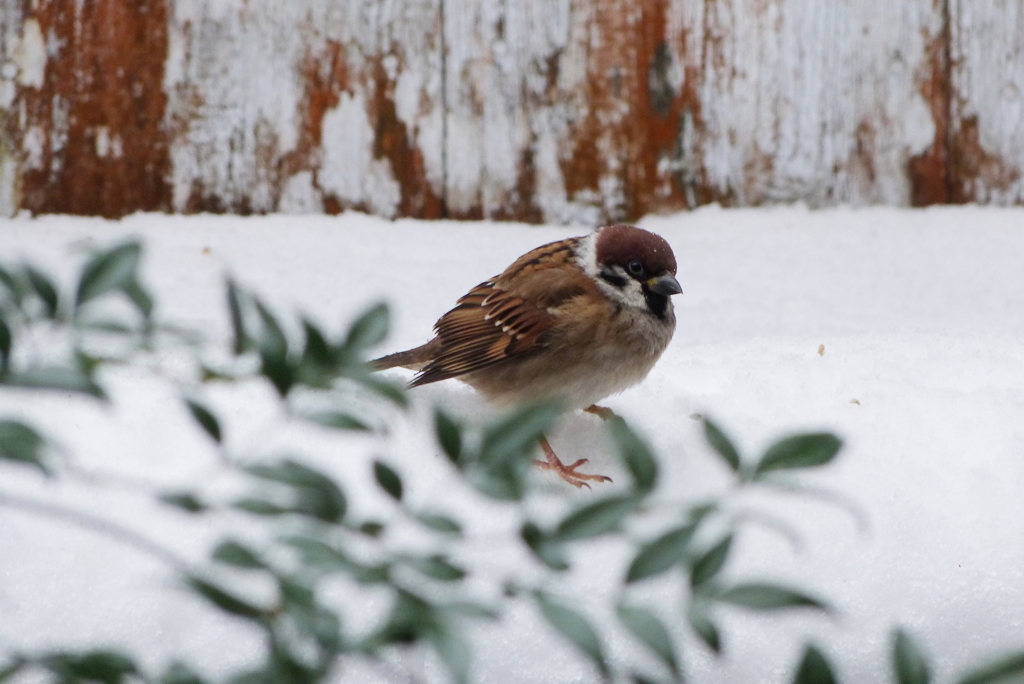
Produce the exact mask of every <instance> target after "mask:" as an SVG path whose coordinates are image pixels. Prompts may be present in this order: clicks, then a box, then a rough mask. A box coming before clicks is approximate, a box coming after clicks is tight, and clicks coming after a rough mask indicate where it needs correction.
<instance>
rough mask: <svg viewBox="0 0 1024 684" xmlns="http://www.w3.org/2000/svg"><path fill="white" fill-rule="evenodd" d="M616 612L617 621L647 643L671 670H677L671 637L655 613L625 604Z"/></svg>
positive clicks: (677, 664)
mask: <svg viewBox="0 0 1024 684" xmlns="http://www.w3.org/2000/svg"><path fill="white" fill-rule="evenodd" d="M616 612H617V613H618V616H619V621H620V622H622V624H623V625H624V626H625V627H626V629H628V630H629V631H630V632H632V634H633V636H635V637H636V638H637V639H639V640H640V641H642V642H644V643H645V644H647V646H649V647H650V649H651V650H652V651H654V652H655V653H656V654H657V655H658V657H660V658H661V659H662V660H663V661H664V662H665V664H666V665H668V666H669V667H670V668H671V669H672V670H673V671H676V672H678V671H679V661H678V659H677V658H676V650H675V647H674V646H673V645H672V637H671V635H670V634H669V633H668V629H667V628H666V627H665V625H664V623H662V621H661V620H660V619H658V616H657V615H655V614H654V613H652V612H651V611H649V610H647V609H646V608H638V607H635V606H627V605H620V606H619V607H618V609H617V611H616Z"/></svg>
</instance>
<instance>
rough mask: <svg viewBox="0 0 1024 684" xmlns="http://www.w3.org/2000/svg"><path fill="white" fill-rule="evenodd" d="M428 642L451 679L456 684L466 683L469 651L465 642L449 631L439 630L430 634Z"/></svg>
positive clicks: (467, 679)
mask: <svg viewBox="0 0 1024 684" xmlns="http://www.w3.org/2000/svg"><path fill="white" fill-rule="evenodd" d="M430 642H431V644H433V646H434V650H435V651H437V655H438V657H440V658H441V660H442V661H443V662H444V664H445V665H446V666H447V667H448V671H449V672H451V675H452V679H453V680H454V681H455V682H456V683H457V684H465V683H466V682H468V681H469V660H470V655H471V651H470V648H469V645H468V644H467V643H466V641H465V640H464V639H463V638H462V637H460V636H459V635H457V634H455V633H454V632H453V631H452V630H451V629H440V630H433V631H431V632H430Z"/></svg>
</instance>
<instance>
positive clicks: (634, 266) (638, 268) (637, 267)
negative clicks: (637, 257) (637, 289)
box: [626, 261, 644, 275]
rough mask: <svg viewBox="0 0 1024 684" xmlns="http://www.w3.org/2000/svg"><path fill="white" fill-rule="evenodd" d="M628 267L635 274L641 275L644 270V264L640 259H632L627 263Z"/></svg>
mask: <svg viewBox="0 0 1024 684" xmlns="http://www.w3.org/2000/svg"><path fill="white" fill-rule="evenodd" d="M626 268H628V269H629V272H630V273H632V274H633V275H640V274H641V273H643V272H644V265H643V264H641V263H640V262H639V261H630V262H629V263H628V264H627V265H626Z"/></svg>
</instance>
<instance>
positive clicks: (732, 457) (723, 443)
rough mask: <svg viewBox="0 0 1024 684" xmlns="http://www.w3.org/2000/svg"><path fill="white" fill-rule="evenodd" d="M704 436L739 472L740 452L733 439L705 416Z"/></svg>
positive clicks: (732, 467)
mask: <svg viewBox="0 0 1024 684" xmlns="http://www.w3.org/2000/svg"><path fill="white" fill-rule="evenodd" d="M704 438H705V439H707V440H708V444H710V445H711V448H713V449H714V450H715V452H716V453H717V454H718V455H719V456H721V457H722V460H723V461H725V464H726V465H727V466H729V469H730V470H732V471H733V472H739V469H740V453H739V451H737V450H736V447H735V446H734V445H733V443H732V441H731V440H730V439H729V438H728V437H726V436H725V433H724V432H722V431H721V429H719V427H718V426H717V425H715V424H714V423H713V422H711V420H710V419H708V418H704Z"/></svg>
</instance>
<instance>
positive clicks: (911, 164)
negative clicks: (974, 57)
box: [907, 31, 951, 207]
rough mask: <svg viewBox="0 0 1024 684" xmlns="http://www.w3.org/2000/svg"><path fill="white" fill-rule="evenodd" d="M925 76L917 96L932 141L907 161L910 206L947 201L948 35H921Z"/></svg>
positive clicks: (943, 33)
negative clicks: (921, 99)
mask: <svg viewBox="0 0 1024 684" xmlns="http://www.w3.org/2000/svg"><path fill="white" fill-rule="evenodd" d="M925 45H926V46H927V47H926V55H925V66H926V73H925V74H923V75H922V77H920V88H921V96H922V97H924V101H925V102H926V103H927V104H928V109H929V110H930V111H931V114H932V121H933V122H934V123H935V140H934V142H932V144H931V146H929V147H928V149H927V150H925V151H924V152H922V153H921V154H917V155H914V156H912V157H910V158H909V159H908V160H907V175H908V176H909V177H910V205H911V206H914V207H924V206H928V205H930V204H945V203H946V202H948V201H950V199H951V197H950V190H951V188H950V178H949V160H948V155H947V149H948V131H949V123H950V122H949V118H950V110H949V98H950V83H949V59H948V55H949V32H948V31H943V32H941V33H940V34H939V35H937V36H932V37H929V36H925Z"/></svg>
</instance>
